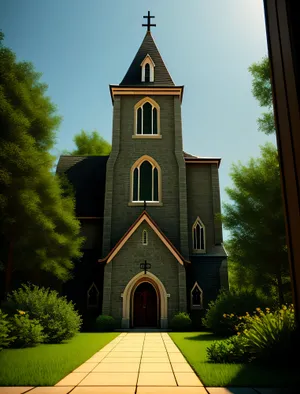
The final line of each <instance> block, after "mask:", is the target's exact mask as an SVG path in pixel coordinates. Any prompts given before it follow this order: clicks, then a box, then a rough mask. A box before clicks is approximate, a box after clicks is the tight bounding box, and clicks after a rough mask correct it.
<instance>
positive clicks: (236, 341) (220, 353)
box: [206, 335, 251, 363]
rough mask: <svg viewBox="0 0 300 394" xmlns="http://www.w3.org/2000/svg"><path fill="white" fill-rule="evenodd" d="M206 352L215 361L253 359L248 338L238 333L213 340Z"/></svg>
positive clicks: (241, 361) (242, 361)
mask: <svg viewBox="0 0 300 394" xmlns="http://www.w3.org/2000/svg"><path fill="white" fill-rule="evenodd" d="M206 352H207V356H208V359H209V361H211V362H214V363H246V362H248V361H250V359H251V355H250V352H249V346H248V342H247V340H246V339H245V338H243V337H242V336H238V335H235V336H233V337H231V338H229V339H224V340H221V341H215V342H213V343H212V344H211V345H210V346H209V347H208V348H207V349H206Z"/></svg>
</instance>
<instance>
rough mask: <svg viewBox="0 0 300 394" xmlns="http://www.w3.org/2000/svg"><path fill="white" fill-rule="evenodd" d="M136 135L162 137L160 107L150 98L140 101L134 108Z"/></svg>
mask: <svg viewBox="0 0 300 394" xmlns="http://www.w3.org/2000/svg"><path fill="white" fill-rule="evenodd" d="M134 113H135V133H134V134H135V135H137V136H158V135H160V107H159V105H158V104H157V102H156V101H154V100H153V99H151V98H150V97H145V98H144V99H142V100H140V101H139V102H138V103H137V104H136V105H135V107H134Z"/></svg>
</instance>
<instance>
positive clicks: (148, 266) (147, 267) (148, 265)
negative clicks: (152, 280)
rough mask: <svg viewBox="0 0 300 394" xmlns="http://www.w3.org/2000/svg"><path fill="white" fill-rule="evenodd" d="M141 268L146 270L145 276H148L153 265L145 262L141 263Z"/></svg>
mask: <svg viewBox="0 0 300 394" xmlns="http://www.w3.org/2000/svg"><path fill="white" fill-rule="evenodd" d="M140 268H141V269H143V270H144V272H145V275H146V274H147V269H150V268H151V264H150V263H147V260H145V262H144V263H141V264H140Z"/></svg>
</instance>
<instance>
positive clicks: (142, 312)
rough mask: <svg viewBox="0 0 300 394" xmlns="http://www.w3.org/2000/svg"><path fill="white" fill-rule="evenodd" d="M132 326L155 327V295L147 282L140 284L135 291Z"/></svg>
mask: <svg viewBox="0 0 300 394" xmlns="http://www.w3.org/2000/svg"><path fill="white" fill-rule="evenodd" d="M133 326H134V327H157V295H156V291H155V289H154V287H153V286H152V285H151V284H150V283H148V282H143V283H141V284H140V285H139V286H138V287H137V288H136V290H135V293H134V300H133Z"/></svg>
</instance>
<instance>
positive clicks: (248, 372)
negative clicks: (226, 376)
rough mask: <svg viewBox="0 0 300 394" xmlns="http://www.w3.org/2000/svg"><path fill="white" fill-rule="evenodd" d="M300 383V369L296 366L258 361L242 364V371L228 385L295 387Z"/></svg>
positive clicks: (281, 393)
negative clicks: (259, 362)
mask: <svg viewBox="0 0 300 394" xmlns="http://www.w3.org/2000/svg"><path fill="white" fill-rule="evenodd" d="M299 384H300V377H299V369H298V368H297V367H296V366H292V367H287V366H286V365H283V364H281V365H275V364H273V365H267V364H258V363H249V364H244V365H243V366H242V369H240V371H239V372H238V373H237V374H236V375H235V376H234V377H232V378H231V379H230V381H229V382H228V386H233V387H243V386H244V387H245V386H250V387H254V388H260V387H264V388H265V387H270V388H271V387H272V388H275V387H276V388H295V387H298V386H299ZM297 390H298V389H297ZM293 392H294V391H293ZM297 392H299V391H297ZM269 393H270V392H269ZM275 393H276V394H279V393H280V394H284V393H286V392H285V391H282V392H281V391H280V392H279V393H277V392H275V391H274V394H275ZM295 393H296V391H295ZM290 394H291V393H290Z"/></svg>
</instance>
